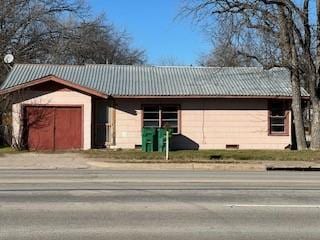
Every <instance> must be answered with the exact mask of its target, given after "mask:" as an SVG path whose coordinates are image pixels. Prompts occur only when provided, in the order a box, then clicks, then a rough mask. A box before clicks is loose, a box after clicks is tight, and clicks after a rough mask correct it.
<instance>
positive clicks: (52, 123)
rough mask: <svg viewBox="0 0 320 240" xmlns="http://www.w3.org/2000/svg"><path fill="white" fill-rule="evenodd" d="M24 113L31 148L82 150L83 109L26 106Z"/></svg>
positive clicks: (78, 107) (28, 142) (79, 107)
mask: <svg viewBox="0 0 320 240" xmlns="http://www.w3.org/2000/svg"><path fill="white" fill-rule="evenodd" d="M24 114H25V118H24V119H25V134H26V138H25V139H26V143H27V146H28V149H30V150H72V149H82V147H83V125H82V122H83V119H82V118H83V117H82V116H83V110H82V106H25V107H24Z"/></svg>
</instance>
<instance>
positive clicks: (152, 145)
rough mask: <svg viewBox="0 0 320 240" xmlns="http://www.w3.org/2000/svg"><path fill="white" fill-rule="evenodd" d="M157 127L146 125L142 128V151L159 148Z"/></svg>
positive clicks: (151, 150)
mask: <svg viewBox="0 0 320 240" xmlns="http://www.w3.org/2000/svg"><path fill="white" fill-rule="evenodd" d="M156 133H157V132H156V129H155V128H150V127H144V128H143V129H142V151H143V152H154V151H156V149H157V145H156V144H157V136H156Z"/></svg>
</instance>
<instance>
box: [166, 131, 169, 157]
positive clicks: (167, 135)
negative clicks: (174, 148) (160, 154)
mask: <svg viewBox="0 0 320 240" xmlns="http://www.w3.org/2000/svg"><path fill="white" fill-rule="evenodd" d="M166 160H169V131H168V130H167V131H166Z"/></svg>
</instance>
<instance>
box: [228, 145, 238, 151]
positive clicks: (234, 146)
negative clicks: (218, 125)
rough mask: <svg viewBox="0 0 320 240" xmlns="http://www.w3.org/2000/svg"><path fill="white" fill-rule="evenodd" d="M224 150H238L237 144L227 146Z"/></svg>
mask: <svg viewBox="0 0 320 240" xmlns="http://www.w3.org/2000/svg"><path fill="white" fill-rule="evenodd" d="M226 149H234V150H235V149H239V144H227V145H226Z"/></svg>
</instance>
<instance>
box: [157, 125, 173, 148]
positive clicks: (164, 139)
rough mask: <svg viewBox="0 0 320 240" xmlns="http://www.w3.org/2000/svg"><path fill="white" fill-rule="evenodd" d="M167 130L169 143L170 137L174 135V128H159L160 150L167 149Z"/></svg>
mask: <svg viewBox="0 0 320 240" xmlns="http://www.w3.org/2000/svg"><path fill="white" fill-rule="evenodd" d="M167 131H169V143H170V139H171V137H172V129H170V128H169V129H168V128H158V152H165V151H166V142H167V136H166V135H167V134H166V133H167Z"/></svg>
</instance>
